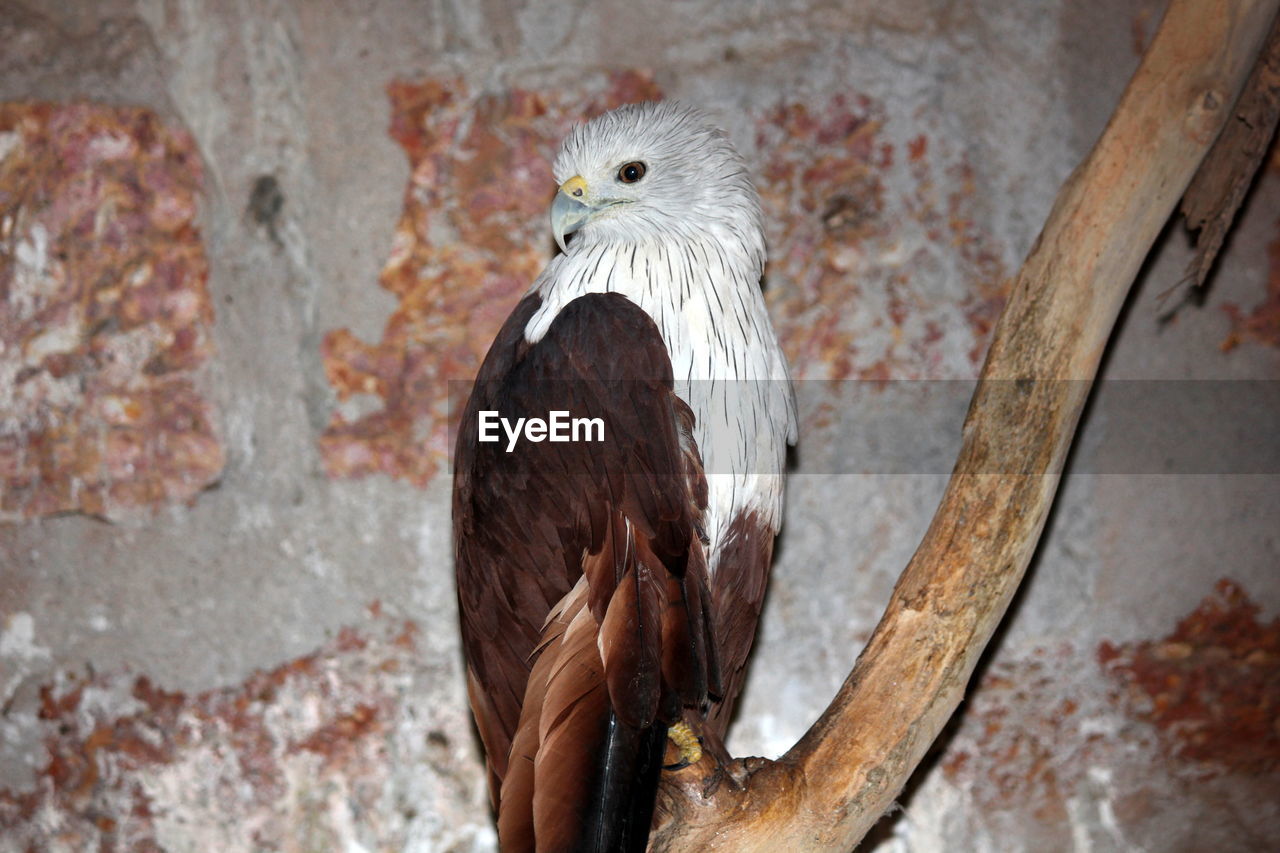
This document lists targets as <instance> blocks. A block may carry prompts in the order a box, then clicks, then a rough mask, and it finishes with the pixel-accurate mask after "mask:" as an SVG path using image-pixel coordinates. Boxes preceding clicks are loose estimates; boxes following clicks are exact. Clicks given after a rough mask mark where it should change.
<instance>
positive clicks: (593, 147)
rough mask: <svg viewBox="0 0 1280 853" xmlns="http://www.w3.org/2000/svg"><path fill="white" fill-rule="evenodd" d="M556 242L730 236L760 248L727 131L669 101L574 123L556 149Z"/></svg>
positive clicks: (751, 201) (755, 204) (757, 217)
mask: <svg viewBox="0 0 1280 853" xmlns="http://www.w3.org/2000/svg"><path fill="white" fill-rule="evenodd" d="M555 177H556V181H557V182H558V183H559V184H560V190H559V192H557V193H556V198H555V201H554V202H553V203H552V206H551V228H552V232H553V234H554V235H555V238H556V242H557V243H559V244H560V248H561V250H563V251H566V252H568V251H569V250H568V248H567V246H566V243H565V238H566V237H567V236H568V235H569V234H572V233H575V232H578V236H577V237H575V238H574V244H575V246H578V245H582V246H586V245H590V244H592V243H596V242H599V241H609V242H611V243H616V244H623V245H632V244H636V243H654V242H666V241H671V240H677V241H683V240H695V239H699V238H705V237H708V236H712V237H715V238H717V239H720V240H726V239H727V240H733V241H736V242H738V243H740V244H741V246H742V248H743V250H744V251H745V252H747V253H748V254H749V255H754V256H757V257H760V258H763V253H764V236H763V231H762V227H761V214H760V198H759V195H758V194H757V193H756V189H755V186H754V185H753V184H752V183H751V178H750V176H749V174H748V172H747V169H746V166H745V165H744V163H743V161H742V158H741V157H740V156H739V155H738V152H737V151H735V150H734V148H733V146H732V145H731V144H730V143H729V140H728V137H727V136H726V135H725V133H724V132H723V131H721V130H720V129H719V128H717V127H716V126H715V124H713V123H712V122H711V120H710V119H709V118H708V117H707V116H706V115H705V114H704V113H702V112H701V111H699V110H697V109H694V108H692V107H689V106H687V105H684V104H680V103H678V102H673V101H663V102H658V103H654V102H647V103H641V104H628V105H626V106H623V107H619V108H618V109H616V110H613V111H612V112H607V113H604V114H603V115H600V116H597V117H596V118H593V119H592V120H591V121H589V122H587V123H585V124H582V125H578V126H577V127H575V128H574V129H573V131H572V132H571V133H570V134H569V136H568V138H566V139H565V141H564V143H563V144H562V145H561V147H560V153H559V154H558V155H557V156H556V161H555Z"/></svg>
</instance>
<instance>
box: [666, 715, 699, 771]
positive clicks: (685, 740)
mask: <svg viewBox="0 0 1280 853" xmlns="http://www.w3.org/2000/svg"><path fill="white" fill-rule="evenodd" d="M667 737H669V738H671V742H672V743H674V744H675V745H676V749H678V750H680V760H679V761H677V762H675V763H673V764H668V765H666V766H664V767H663V768H662V769H663V770H683V769H684V768H686V767H688V766H689V765H690V764H697V763H698V762H699V761H700V760H701V759H702V738H700V737H698V736H697V735H696V734H694V733H693V729H691V728H689V724H688V723H676V724H675V725H673V726H671V727H670V728H668V729H667Z"/></svg>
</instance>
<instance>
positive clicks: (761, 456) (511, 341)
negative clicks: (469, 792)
mask: <svg viewBox="0 0 1280 853" xmlns="http://www.w3.org/2000/svg"><path fill="white" fill-rule="evenodd" d="M555 177H556V181H557V182H558V183H559V191H558V192H557V193H556V195H555V199H554V202H553V203H552V206H551V226H552V232H553V235H554V237H555V239H556V242H557V243H558V244H559V245H560V247H561V249H562V253H560V254H557V255H556V256H555V257H554V258H553V259H552V260H551V261H550V263H549V264H548V265H547V267H546V269H545V270H544V271H543V272H542V274H541V275H539V276H538V278H537V279H536V280H535V281H534V282H533V284H532V286H531V287H530V289H529V291H528V293H527V294H526V295H525V296H524V298H523V299H522V300H521V301H520V302H519V304H517V305H516V307H515V309H514V310H513V311H512V313H511V315H510V317H508V319H507V320H506V323H505V324H504V325H503V327H502V329H501V331H499V332H498V335H497V337H496V339H495V340H494V342H493V344H492V347H491V348H490V350H489V353H488V355H487V356H486V358H485V360H484V363H483V365H482V367H481V368H480V372H479V375H478V377H477V379H476V382H475V385H474V387H473V389H472V392H471V397H470V399H469V401H468V403H467V407H466V409H465V411H464V413H463V417H462V421H461V425H460V428H459V433H458V437H457V447H456V453H455V460H454V498H453V518H454V547H455V551H454V555H455V564H456V571H457V585H458V598H459V606H460V612H461V623H462V640H463V648H464V652H465V656H466V662H467V686H468V694H469V697H470V700H471V708H472V712H473V714H474V716H475V721H476V726H477V728H478V730H479V733H480V738H481V740H482V742H483V746H484V751H485V757H486V763H487V769H488V779H489V790H490V796H491V798H492V800H493V803H494V806H495V808H496V810H497V815H498V836H499V841H500V844H501V848H502V850H503V851H505V853H511V851H538V853H548V851H554V853H559V851H632V850H643V849H644V847H645V844H646V838H647V836H648V832H649V825H650V822H651V820H652V814H653V807H654V800H655V796H656V790H657V785H658V780H659V776H660V773H661V771H662V769H663V767H664V762H667V764H666V765H665V766H670V765H674V764H676V763H677V762H678V761H679V757H680V756H681V755H683V756H684V759H685V760H686V761H687V760H690V759H691V758H693V755H691V754H690V753H691V752H692V753H694V754H696V747H695V745H694V742H693V739H692V738H691V737H690V734H692V735H693V736H694V737H696V738H697V739H698V741H697V742H700V743H702V744H704V745H706V746H707V747H708V748H709V749H711V750H713V754H715V755H718V756H726V755H727V753H725V752H724V748H723V740H722V738H723V735H724V730H725V726H726V724H727V722H728V719H729V716H730V713H731V710H732V707H733V703H734V700H735V698H736V697H737V695H738V693H739V692H740V690H741V688H742V681H743V675H744V668H745V665H746V659H747V653H748V651H749V649H750V647H751V643H752V639H753V637H754V634H755V630H756V622H757V620H758V617H759V615H760V608H761V604H762V601H763V598H764V591H765V583H766V578H767V575H768V570H769V563H770V559H771V557H772V551H773V541H774V536H775V535H776V533H777V531H778V526H779V523H780V520H781V512H782V499H783V468H784V465H785V458H786V446H787V444H788V443H794V441H795V437H796V415H795V403H794V398H793V393H792V386H791V381H790V378H789V375H788V371H787V366H786V361H785V358H784V356H783V354H782V350H781V348H780V347H779V345H778V341H777V338H776V336H775V334H774V331H773V328H772V326H771V324H770V322H769V318H768V315H767V313H766V311H765V305H764V300H763V298H762V294H761V291H760V276H761V272H762V269H763V267H764V261H765V245H764V234H763V230H762V226H761V210H760V201H759V197H758V195H757V193H756V190H755V187H754V186H753V185H752V183H751V180H750V177H749V175H748V172H747V169H746V167H745V166H744V164H743V161H742V159H741V158H740V157H739V156H738V154H737V153H736V152H735V151H734V149H733V147H732V146H731V145H730V143H729V141H728V139H727V137H726V135H725V134H724V133H723V132H722V131H720V130H718V129H717V128H716V127H715V125H714V124H713V123H711V122H710V121H709V119H708V118H707V117H706V116H705V115H704V114H702V113H701V112H699V111H697V110H695V109H693V108H690V107H688V106H684V105H680V104H677V103H671V102H661V103H643V104H632V105H628V106H624V107H621V108H619V109H617V110H614V111H612V112H609V113H605V114H604V115H601V116H598V117H596V118H594V119H592V120H591V121H589V122H587V123H586V124H583V125H580V126H578V127H576V128H575V129H574V130H573V131H572V132H571V133H570V135H569V136H568V138H567V139H566V140H565V141H564V143H563V144H562V146H561V149H560V151H559V154H558V156H557V157H556V161H555ZM569 235H573V237H572V240H571V241H570V242H566V240H567V238H568V237H569ZM556 413H559V414H558V415H557V414H556ZM557 418H559V419H560V420H559V421H557ZM521 419H523V420H521ZM569 419H572V424H573V427H574V428H573V429H572V430H570V429H569V424H570V420H569ZM499 424H501V425H502V426H501V429H499V428H498V425H499ZM557 424H558V427H557ZM513 425H514V426H513ZM579 425H582V426H583V429H581V430H579V429H578V428H577V427H578V426H579ZM593 425H594V426H593ZM601 427H602V428H601ZM557 433H558V438H557ZM495 436H496V438H495ZM669 732H670V736H671V739H672V740H673V741H676V742H677V743H681V744H683V747H682V748H681V749H680V750H676V749H673V751H672V752H673V754H672V756H671V760H670V761H668V758H667V755H666V749H667V742H668V734H669Z"/></svg>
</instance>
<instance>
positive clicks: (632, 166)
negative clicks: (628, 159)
mask: <svg viewBox="0 0 1280 853" xmlns="http://www.w3.org/2000/svg"><path fill="white" fill-rule="evenodd" d="M646 171H648V169H647V168H646V167H645V165H644V163H641V162H640V161H639V160H637V161H636V162H634V163H628V164H626V165H625V166H623V167H622V168H621V169H619V170H618V180H620V181H622V182H623V183H624V184H634V183H635V182H636V181H638V180H640V179H641V178H643V177H644V173H645V172H646Z"/></svg>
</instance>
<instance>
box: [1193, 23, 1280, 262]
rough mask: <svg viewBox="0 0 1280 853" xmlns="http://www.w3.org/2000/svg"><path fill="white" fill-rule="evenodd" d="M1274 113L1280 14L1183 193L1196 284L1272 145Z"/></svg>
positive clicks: (1277, 110)
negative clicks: (1193, 243) (1191, 235)
mask: <svg viewBox="0 0 1280 853" xmlns="http://www.w3.org/2000/svg"><path fill="white" fill-rule="evenodd" d="M1278 119H1280V18H1277V19H1276V20H1275V21H1273V22H1272V24H1271V34H1270V35H1269V36H1267V42H1266V44H1265V45H1264V46H1263V49H1262V52H1261V53H1259V54H1258V61H1257V62H1256V63H1254V66H1253V73H1251V74H1250V75H1249V80H1248V82H1247V83H1245V86H1244V90H1243V91H1242V92H1241V93H1240V98H1239V100H1237V101H1236V103H1235V106H1234V107H1233V108H1232V110H1231V118H1230V119H1229V120H1228V121H1227V124H1226V126H1225V127H1224V128H1223V129H1222V133H1221V134H1220V135H1219V136H1218V139H1217V141H1216V142H1214V143H1213V148H1211V149H1209V153H1208V154H1207V155H1206V156H1205V158H1204V161H1203V162H1202V163H1201V164H1200V168H1199V170H1198V171H1197V172H1196V174H1195V177H1194V178H1192V179H1191V185H1190V186H1189V187H1187V193H1186V195H1184V196H1183V197H1182V215H1183V216H1184V217H1186V220H1187V227H1188V228H1190V229H1191V230H1193V231H1199V232H1200V233H1199V234H1198V235H1197V237H1196V254H1195V257H1194V258H1192V259H1191V265H1190V267H1189V268H1188V270H1187V272H1188V274H1189V276H1194V278H1195V285H1196V287H1203V286H1204V282H1205V279H1206V278H1207V277H1208V276H1209V270H1210V269H1212V268H1213V261H1214V259H1215V258H1217V257H1218V251H1219V250H1220V249H1221V248H1222V243H1223V241H1224V240H1226V238H1227V232H1228V231H1229V230H1230V229H1231V223H1232V222H1233V221H1234V220H1235V217H1236V211H1237V210H1239V209H1240V204H1241V202H1243V201H1244V196H1245V193H1246V192H1247V191H1248V189H1249V185H1250V184H1252V183H1253V176H1254V174H1255V173H1256V172H1257V171H1258V166H1259V165H1261V163H1262V158H1263V157H1264V156H1265V155H1266V153H1267V150H1268V149H1269V148H1270V146H1271V137H1273V136H1274V135H1275V132H1276V121H1277V120H1278Z"/></svg>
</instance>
